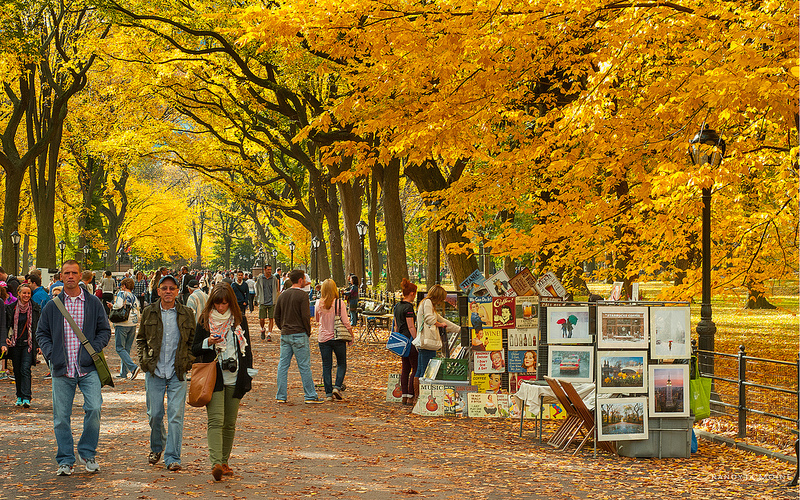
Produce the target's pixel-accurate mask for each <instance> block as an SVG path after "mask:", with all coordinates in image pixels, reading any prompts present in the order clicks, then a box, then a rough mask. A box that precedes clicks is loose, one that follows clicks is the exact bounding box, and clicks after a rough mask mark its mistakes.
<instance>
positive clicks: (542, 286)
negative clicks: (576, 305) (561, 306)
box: [536, 272, 567, 299]
mask: <svg viewBox="0 0 800 500" xmlns="http://www.w3.org/2000/svg"><path fill="white" fill-rule="evenodd" d="M536 291H537V292H539V297H542V298H544V297H552V298H559V299H563V298H564V297H566V296H567V289H566V288H564V285H562V284H561V281H559V279H558V278H557V277H556V275H555V274H553V273H552V272H547V273H544V274H543V275H542V277H541V278H539V280H538V281H537V282H536Z"/></svg>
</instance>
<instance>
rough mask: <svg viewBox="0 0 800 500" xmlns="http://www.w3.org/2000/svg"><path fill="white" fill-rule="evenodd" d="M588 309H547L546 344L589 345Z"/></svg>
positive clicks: (586, 307)
mask: <svg viewBox="0 0 800 500" xmlns="http://www.w3.org/2000/svg"><path fill="white" fill-rule="evenodd" d="M592 341H593V339H592V335H591V334H590V333H589V307H588V306H585V307H548V308H547V342H548V343H549V344H591V343H592Z"/></svg>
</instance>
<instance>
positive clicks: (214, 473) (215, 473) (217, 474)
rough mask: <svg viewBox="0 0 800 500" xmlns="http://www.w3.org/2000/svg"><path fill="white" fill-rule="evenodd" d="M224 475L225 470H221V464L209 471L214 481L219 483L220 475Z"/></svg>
mask: <svg viewBox="0 0 800 500" xmlns="http://www.w3.org/2000/svg"><path fill="white" fill-rule="evenodd" d="M224 473H225V469H223V468H222V464H216V465H214V468H213V469H211V475H212V476H214V481H219V480H220V479H222V475H223V474H224Z"/></svg>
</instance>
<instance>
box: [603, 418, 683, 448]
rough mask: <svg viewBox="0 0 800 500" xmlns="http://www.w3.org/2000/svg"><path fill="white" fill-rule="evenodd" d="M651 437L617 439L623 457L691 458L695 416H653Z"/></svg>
mask: <svg viewBox="0 0 800 500" xmlns="http://www.w3.org/2000/svg"><path fill="white" fill-rule="evenodd" d="M647 425H648V431H649V433H650V438H649V439H642V440H637V441H617V453H618V454H619V455H620V456H623V457H636V458H645V457H658V458H689V457H690V455H691V451H692V426H693V425H694V417H677V418H663V417H662V418H653V417H651V418H650V420H649V421H648V424H647Z"/></svg>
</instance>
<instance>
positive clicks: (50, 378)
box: [44, 373, 53, 380]
mask: <svg viewBox="0 0 800 500" xmlns="http://www.w3.org/2000/svg"><path fill="white" fill-rule="evenodd" d="M52 378H53V375H52V374H50V373H48V374H47V375H45V376H44V379H45V380H52Z"/></svg>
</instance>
